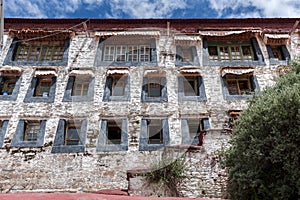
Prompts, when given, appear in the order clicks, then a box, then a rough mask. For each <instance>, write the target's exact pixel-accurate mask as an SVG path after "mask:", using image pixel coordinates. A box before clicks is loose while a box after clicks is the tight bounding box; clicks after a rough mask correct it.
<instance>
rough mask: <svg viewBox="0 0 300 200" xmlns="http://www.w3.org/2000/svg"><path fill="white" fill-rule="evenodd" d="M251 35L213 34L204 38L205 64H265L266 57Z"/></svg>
mask: <svg viewBox="0 0 300 200" xmlns="http://www.w3.org/2000/svg"><path fill="white" fill-rule="evenodd" d="M247 37H249V36H246V35H243V34H240V35H236V36H234V37H233V36H222V37H220V36H216V37H214V36H211V37H207V38H203V65H205V66H224V65H231V66H242V65H250V66H252V65H263V64H265V63H264V57H263V54H262V51H261V49H260V46H259V44H258V42H257V40H256V38H255V37H252V38H249V40H247V39H246V40H245V38H247Z"/></svg>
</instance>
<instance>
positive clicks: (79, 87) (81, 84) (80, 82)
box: [72, 77, 90, 96]
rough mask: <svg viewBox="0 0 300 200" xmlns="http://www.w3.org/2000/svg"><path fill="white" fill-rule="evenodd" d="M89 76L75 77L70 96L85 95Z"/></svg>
mask: <svg viewBox="0 0 300 200" xmlns="http://www.w3.org/2000/svg"><path fill="white" fill-rule="evenodd" d="M89 84H90V80H89V78H81V77H76V78H75V81H74V85H73V89H72V96H86V95H87V94H88V89H89Z"/></svg>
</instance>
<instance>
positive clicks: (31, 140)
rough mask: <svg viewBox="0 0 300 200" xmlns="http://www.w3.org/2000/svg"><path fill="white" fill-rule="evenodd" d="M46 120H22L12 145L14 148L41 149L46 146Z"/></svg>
mask: <svg viewBox="0 0 300 200" xmlns="http://www.w3.org/2000/svg"><path fill="white" fill-rule="evenodd" d="M45 129H46V120H25V119H21V120H20V121H19V123H18V125H17V128H16V132H15V134H14V136H13V139H12V142H11V145H12V146H14V147H41V146H43V145H44V135H45Z"/></svg>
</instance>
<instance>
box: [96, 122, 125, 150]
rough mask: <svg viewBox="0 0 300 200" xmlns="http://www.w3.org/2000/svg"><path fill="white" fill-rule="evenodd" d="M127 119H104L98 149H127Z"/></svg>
mask: <svg viewBox="0 0 300 200" xmlns="http://www.w3.org/2000/svg"><path fill="white" fill-rule="evenodd" d="M127 126H128V125H127V119H102V121H101V127H100V134H99V137H98V143H97V151H127V150H128V133H127V130H128V127H127Z"/></svg>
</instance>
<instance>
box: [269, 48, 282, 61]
mask: <svg viewBox="0 0 300 200" xmlns="http://www.w3.org/2000/svg"><path fill="white" fill-rule="evenodd" d="M271 49H272V53H273V56H274V59H276V60H285V57H284V56H283V52H282V48H281V46H271Z"/></svg>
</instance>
